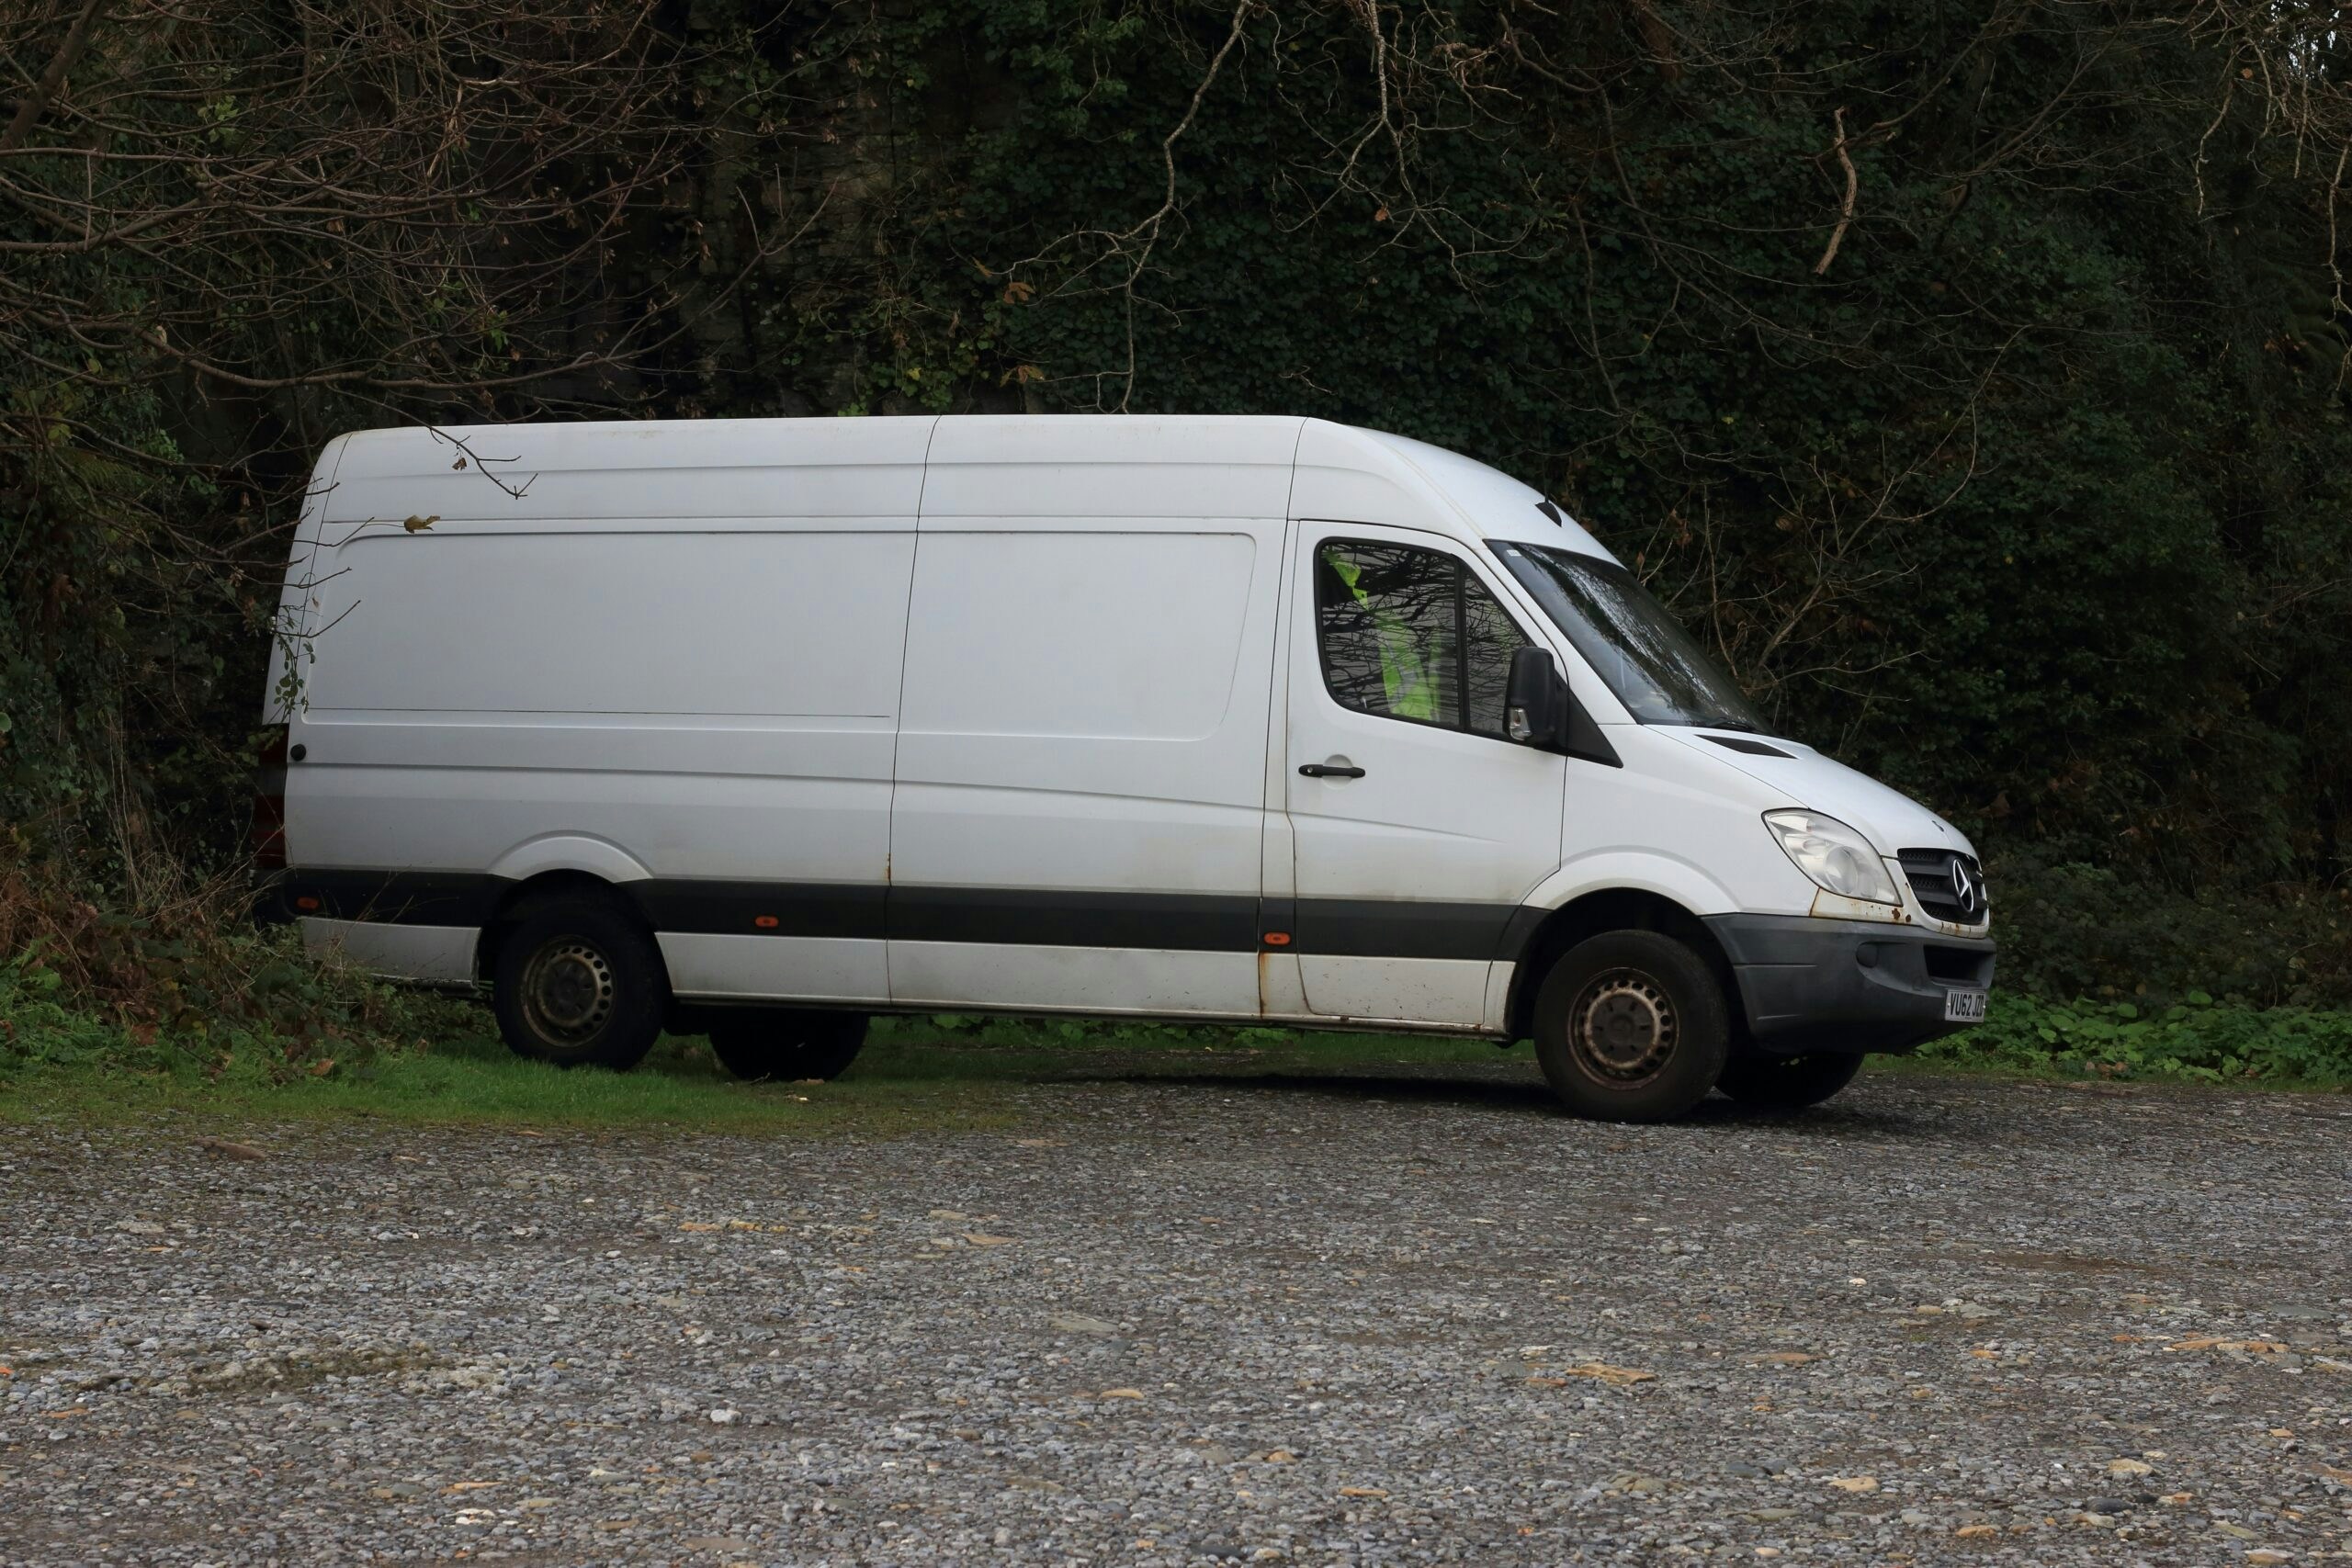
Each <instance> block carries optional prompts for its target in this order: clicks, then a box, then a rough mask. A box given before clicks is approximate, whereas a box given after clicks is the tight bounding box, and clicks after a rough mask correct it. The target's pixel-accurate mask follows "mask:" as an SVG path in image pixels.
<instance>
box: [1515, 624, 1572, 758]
mask: <svg viewBox="0 0 2352 1568" xmlns="http://www.w3.org/2000/svg"><path fill="white" fill-rule="evenodd" d="M1568 701H1569V698H1568V683H1567V682H1566V681H1565V680H1563V679H1562V678H1561V676H1560V666H1559V664H1558V663H1557V662H1556V661H1555V660H1554V659H1553V658H1552V650H1551V649H1548V648H1532V647H1531V648H1522V649H1518V650H1516V651H1515V652H1513V653H1512V654H1511V656H1510V684H1509V685H1507V686H1505V687H1504V688H1503V733H1504V734H1506V735H1508V736H1510V738H1511V739H1513V740H1516V741H1518V742H1519V743H1520V744H1521V745H1522V746H1557V745H1559V744H1560V742H1561V740H1562V739H1565V738H1566V734H1567V717H1568Z"/></svg>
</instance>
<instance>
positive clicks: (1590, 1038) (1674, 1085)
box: [1535, 931, 1731, 1122]
mask: <svg viewBox="0 0 2352 1568" xmlns="http://www.w3.org/2000/svg"><path fill="white" fill-rule="evenodd" d="M1730 1049H1731V1015H1730V1012H1729V1010H1727V1009H1726V1007H1725V1005H1724V992H1723V987H1722V986H1720V985H1719V984H1717V983H1716V980H1715V976H1714V972H1713V970H1711V969H1710V968H1708V966H1707V962H1706V960H1705V959H1703V958H1701V957H1700V956H1699V955H1698V954H1697V953H1693V952H1692V951H1691V949H1690V948H1689V947H1687V946H1685V945H1684V944H1683V943H1681V942H1677V941H1676V940H1675V939H1674V938H1672V937H1670V936H1665V935H1662V934H1660V933H1659V932H1657V931H1608V932H1605V933H1603V934H1602V935H1600V936H1596V937H1588V938H1586V939H1585V940H1584V941H1583V942H1578V943H1577V945H1576V946H1575V947H1572V948H1570V949H1569V950H1568V951H1567V953H1566V954H1564V955H1563V956H1562V957H1561V959H1560V961H1559V962H1558V963H1557V964H1554V965H1553V966H1552V972H1551V973H1550V974H1549V975H1547V976H1544V988H1543V989H1542V990H1540V991H1538V992H1537V993H1536V995H1535V1059H1536V1061H1538V1062H1539V1063H1541V1064H1542V1065H1543V1067H1544V1077H1545V1078H1547V1079H1549V1080H1550V1082H1551V1085H1552V1089H1553V1090H1554V1092H1555V1093H1556V1094H1558V1095H1559V1097H1560V1099H1561V1100H1562V1101H1563V1102H1564V1103H1566V1106H1567V1108H1568V1109H1569V1110H1570V1111H1574V1112H1576V1113H1577V1115H1579V1116H1589V1117H1592V1118H1594V1119H1595V1120H1598V1121H1603V1122H1670V1121H1672V1120H1674V1118H1676V1117H1678V1116H1680V1115H1681V1114H1683V1113H1684V1112H1685V1111H1689V1110H1690V1109H1691V1107H1692V1106H1694V1105H1696V1104H1698V1103H1699V1101H1700V1100H1703V1099H1705V1098H1706V1095H1707V1091H1708V1090H1709V1089H1713V1088H1714V1087H1715V1080H1716V1079H1718V1078H1720V1077H1723V1071H1724V1060H1725V1058H1726V1057H1727V1056H1728V1055H1729V1054H1730Z"/></svg>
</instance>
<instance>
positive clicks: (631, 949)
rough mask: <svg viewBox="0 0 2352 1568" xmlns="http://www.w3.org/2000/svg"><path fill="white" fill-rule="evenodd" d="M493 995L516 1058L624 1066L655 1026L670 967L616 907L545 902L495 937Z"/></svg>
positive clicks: (648, 1043) (587, 901)
mask: <svg viewBox="0 0 2352 1568" xmlns="http://www.w3.org/2000/svg"><path fill="white" fill-rule="evenodd" d="M669 1004H670V972H669V969H668V968H667V966H665V965H664V964H662V950H661V948H660V947H658V946H656V945H655V944H654V941H653V936H652V933H651V932H650V931H647V930H646V929H645V927H644V926H643V925H642V924H641V923H640V922H639V920H638V919H636V918H635V917H634V916H633V915H631V914H630V913H629V912H628V910H626V909H624V908H620V907H619V906H618V905H617V904H616V903H613V902H608V901H606V900H604V899H600V898H594V897H565V898H561V899H553V900H550V901H548V902H547V903H544V904H538V905H535V906H533V907H531V908H528V909H526V910H525V911H524V913H523V916H522V918H521V919H518V920H517V921H516V922H515V928H514V929H513V930H512V931H508V932H507V933H506V940H505V941H504V942H502V943H500V945H499V949H498V964H497V971H496V974H495V976H493V982H492V1006H493V1007H494V1009H495V1010H496V1011H497V1013H498V1032H500V1033H501V1034H503V1035H504V1036H505V1037H506V1043H507V1044H508V1045H509V1046H510V1047H512V1048H513V1050H514V1052H515V1055H518V1056H527V1057H529V1058H530V1059H531V1060H532V1061H535V1062H552V1063H554V1064H555V1065H556V1066H561V1067H582V1066H597V1067H610V1068H612V1069H613V1070H614V1071H616V1072H625V1071H627V1070H628V1068H630V1067H633V1066H637V1065H638V1063H639V1062H641V1061H643V1060H644V1059H645V1054H646V1052H648V1051H650V1050H651V1049H652V1048H653V1042H654V1040H655V1038H656V1037H657V1036H659V1035H660V1034H661V1032H662V1013H663V1012H664V1011H665V1010H667V1009H668V1007H669Z"/></svg>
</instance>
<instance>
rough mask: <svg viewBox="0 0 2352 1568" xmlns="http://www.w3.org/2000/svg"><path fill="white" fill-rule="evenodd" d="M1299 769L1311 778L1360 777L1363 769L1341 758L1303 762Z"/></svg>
mask: <svg viewBox="0 0 2352 1568" xmlns="http://www.w3.org/2000/svg"><path fill="white" fill-rule="evenodd" d="M1298 771H1299V772H1300V773H1303V774H1305V775H1306V777H1308V778H1310V779H1360V778H1362V777H1363V769H1362V768H1359V767H1357V766H1356V765H1355V764H1354V763H1352V762H1351V761H1347V759H1345V758H1341V759H1340V761H1336V762H1301V763H1300V764H1299V765H1298Z"/></svg>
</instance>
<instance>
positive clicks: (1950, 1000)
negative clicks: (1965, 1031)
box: [1944, 991, 1985, 1023]
mask: <svg viewBox="0 0 2352 1568" xmlns="http://www.w3.org/2000/svg"><path fill="white" fill-rule="evenodd" d="M1944 1021H1945V1022H1946V1023H1982V1022H1984V1021H1985V992H1983V991H1946V992H1945V993H1944Z"/></svg>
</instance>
